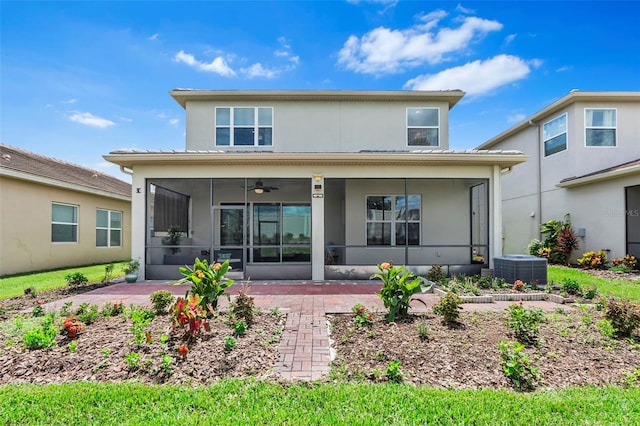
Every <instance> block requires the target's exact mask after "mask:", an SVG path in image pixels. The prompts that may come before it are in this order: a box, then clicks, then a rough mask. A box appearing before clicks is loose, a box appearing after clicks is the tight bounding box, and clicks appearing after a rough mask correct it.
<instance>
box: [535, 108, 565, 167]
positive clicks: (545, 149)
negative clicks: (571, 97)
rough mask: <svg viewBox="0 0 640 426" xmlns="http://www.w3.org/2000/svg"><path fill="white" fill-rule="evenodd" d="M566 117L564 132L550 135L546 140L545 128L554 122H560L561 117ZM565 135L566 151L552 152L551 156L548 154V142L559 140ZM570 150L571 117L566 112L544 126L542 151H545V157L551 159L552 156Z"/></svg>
mask: <svg viewBox="0 0 640 426" xmlns="http://www.w3.org/2000/svg"><path fill="white" fill-rule="evenodd" d="M563 116H564V132H559V133H554V134H553V135H549V136H548V137H546V138H545V135H544V132H545V130H544V126H546V125H547V124H550V123H552V122H554V121H555V120H559V119H560V118H561V117H563ZM562 134H564V135H565V138H564V139H565V143H564V149H561V150H560V151H557V152H552V153H551V154H547V142H549V141H551V140H553V139H555V138H557V137H558V136H560V135H562ZM568 148H569V116H568V115H567V113H566V112H565V113H564V114H560V115H558V116H556V117H554V118H552V119H551V120H549V121H547V122H546V123H544V124H543V125H542V149H543V154H544V156H545V157H550V156H552V155H555V154H559V153H561V152H564V151H566V150H567V149H568Z"/></svg>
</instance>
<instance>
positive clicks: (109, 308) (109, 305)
mask: <svg viewBox="0 0 640 426" xmlns="http://www.w3.org/2000/svg"><path fill="white" fill-rule="evenodd" d="M123 312H124V305H123V304H122V302H120V303H113V302H106V303H105V304H104V306H102V311H101V313H102V315H103V316H105V317H117V316H118V315H120V314H122V313H123Z"/></svg>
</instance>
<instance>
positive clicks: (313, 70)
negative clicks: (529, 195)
mask: <svg viewBox="0 0 640 426" xmlns="http://www.w3.org/2000/svg"><path fill="white" fill-rule="evenodd" d="M0 8H1V9H0V20H1V21H0V24H1V25H0V31H1V34H0V36H1V39H0V43H1V46H0V47H1V50H0V61H1V62H0V65H1V69H0V72H1V74H0V84H1V85H0V141H2V142H3V143H5V144H8V145H13V146H17V147H20V148H22V149H26V150H29V151H33V152H36V153H40V154H43V155H47V156H51V157H55V158H59V159H62V160H65V161H70V162H73V163H77V164H81V165H84V166H86V167H89V168H92V169H97V170H101V171H104V172H107V173H111V174H114V175H116V176H118V177H120V178H122V179H127V177H126V176H125V175H122V174H120V172H119V171H118V169H117V167H116V166H114V165H111V164H109V163H107V162H105V161H104V159H103V158H102V155H104V154H107V153H108V152H110V151H113V150H116V149H121V148H135V149H153V150H160V149H162V150H169V149H177V150H183V149H184V137H185V136H184V125H185V124H184V118H185V114H184V110H183V109H182V108H181V107H180V106H179V105H178V104H177V103H176V102H175V101H174V100H173V99H172V98H171V97H170V96H169V95H168V92H169V91H170V90H172V89H174V88H193V89H278V90H285V89H309V90H411V89H424V90H446V89H462V90H464V91H465V92H467V95H466V96H465V98H463V100H462V101H461V102H460V103H458V104H457V105H456V106H455V107H454V108H453V110H452V111H451V116H450V120H451V123H450V129H451V134H450V145H451V147H452V148H455V149H467V148H472V147H474V146H477V145H479V144H481V143H482V142H484V141H486V140H487V139H489V138H491V137H492V136H495V135H496V134H498V133H500V132H502V131H503V130H505V129H507V128H509V127H511V126H512V125H514V124H516V123H517V122H518V121H520V120H522V119H524V118H526V117H527V116H529V115H531V114H533V113H535V112H536V111H538V110H540V109H542V108H544V107H545V106H547V105H548V104H550V103H551V102H553V101H554V100H556V99H558V98H560V97H562V96H564V95H566V94H567V93H568V92H569V91H570V90H572V89H580V90H582V91H591V90H593V91H604V90H612V91H638V90H640V25H638V22H640V1H627V2H616V1H606V2H598V1H568V2H559V1H558V2H543V1H524V2H521V1H518V2H516V1H499V2H485V1H466V2H465V1H463V2H431V1H429V2H425V1H421V2H417V1H393V0H370V1H366V0H359V1H357V0H348V1H317V2H314V1H286V2H277V1H260V2H248V1H241V2H205V1H196V2H189V1H180V2H173V1H160V2H154V1H128V2H124V1H123V2H117V1H113V2H81V1H71V2H56V1H16V2H13V1H4V0H1V1H0Z"/></svg>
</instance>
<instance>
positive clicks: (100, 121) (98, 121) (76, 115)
mask: <svg viewBox="0 0 640 426" xmlns="http://www.w3.org/2000/svg"><path fill="white" fill-rule="evenodd" d="M68 118H69V120H71V121H74V122H76V123H80V124H84V125H85V126H91V127H99V128H101V129H104V128H106V127H111V126H115V125H116V123H114V122H113V121H111V120H107V119H106V118H102V117H96V116H95V115H93V114H91V113H90V112H77V111H76V112H73V113H71V115H69V117H68Z"/></svg>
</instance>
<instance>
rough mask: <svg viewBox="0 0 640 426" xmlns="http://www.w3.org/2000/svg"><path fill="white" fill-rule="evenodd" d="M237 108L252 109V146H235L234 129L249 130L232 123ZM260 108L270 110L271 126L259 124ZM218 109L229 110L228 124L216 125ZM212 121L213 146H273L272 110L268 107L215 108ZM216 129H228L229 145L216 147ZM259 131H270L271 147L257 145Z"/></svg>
mask: <svg viewBox="0 0 640 426" xmlns="http://www.w3.org/2000/svg"><path fill="white" fill-rule="evenodd" d="M237 108H243V109H253V145H236V144H235V143H234V142H235V141H234V129H235V128H250V126H245V125H235V123H234V113H233V112H234V110H235V109H237ZM260 108H264V109H270V110H271V124H270V125H261V124H260V123H259V110H260ZM219 109H228V110H229V124H218V121H217V116H218V110H219ZM214 121H215V122H216V123H215V134H214V144H215V146H216V147H226V146H228V147H259V148H270V147H272V146H273V140H274V138H273V122H274V121H275V117H274V109H273V107H270V106H257V107H254V106H217V107H216V108H215V111H214ZM218 129H229V145H218V136H217V133H218ZM260 129H271V145H260V144H259V142H260V141H259V134H260Z"/></svg>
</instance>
